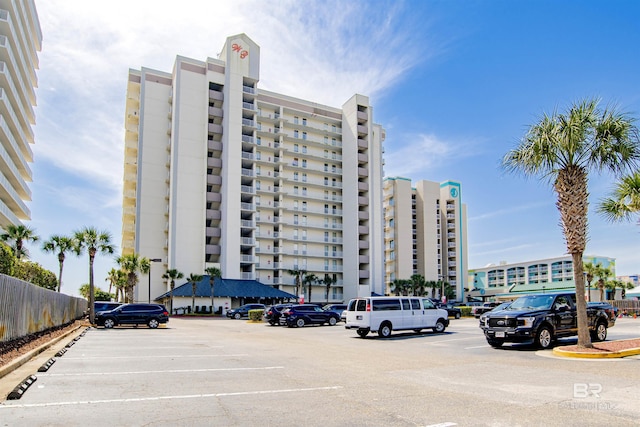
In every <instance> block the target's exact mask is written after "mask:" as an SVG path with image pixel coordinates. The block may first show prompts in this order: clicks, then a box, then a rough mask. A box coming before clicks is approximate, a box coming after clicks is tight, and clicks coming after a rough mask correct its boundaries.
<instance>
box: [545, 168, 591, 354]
mask: <svg viewBox="0 0 640 427" xmlns="http://www.w3.org/2000/svg"><path fill="white" fill-rule="evenodd" d="M554 189H555V191H556V194H557V195H558V201H557V203H556V206H557V208H558V210H559V212H560V222H561V224H562V231H563V234H564V236H565V239H566V242H567V249H568V252H569V253H570V254H571V258H572V260H573V274H574V277H573V280H574V282H575V284H576V285H575V286H576V306H577V318H578V319H577V321H578V325H577V326H578V346H579V347H587V348H591V347H593V344H592V343H591V336H590V335H589V326H588V325H589V319H588V317H587V303H586V301H585V299H584V274H583V271H584V267H583V265H582V255H583V254H584V250H585V248H586V246H587V210H588V207H589V193H588V191H587V172H586V171H585V170H584V168H581V167H579V166H570V167H567V168H565V169H562V170H560V171H559V172H558V177H557V178H556V182H555V184H554Z"/></svg>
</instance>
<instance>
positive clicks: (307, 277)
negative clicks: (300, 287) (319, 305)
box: [302, 274, 320, 302]
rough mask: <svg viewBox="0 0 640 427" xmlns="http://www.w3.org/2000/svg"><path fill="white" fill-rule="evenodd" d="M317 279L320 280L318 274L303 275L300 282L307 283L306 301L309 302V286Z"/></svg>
mask: <svg viewBox="0 0 640 427" xmlns="http://www.w3.org/2000/svg"><path fill="white" fill-rule="evenodd" d="M319 281H320V279H318V276H316V275H315V274H306V275H305V276H304V279H302V283H304V284H305V285H307V288H308V289H309V299H308V302H311V287H312V286H313V284H314V283H316V282H319Z"/></svg>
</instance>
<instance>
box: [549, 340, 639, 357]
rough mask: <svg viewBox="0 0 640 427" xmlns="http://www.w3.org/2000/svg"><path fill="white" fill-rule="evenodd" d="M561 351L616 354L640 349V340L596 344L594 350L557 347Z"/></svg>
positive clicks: (572, 346)
mask: <svg viewBox="0 0 640 427" xmlns="http://www.w3.org/2000/svg"><path fill="white" fill-rule="evenodd" d="M557 348H558V349H559V350H564V351H573V352H577V353H615V352H618V351H622V350H630V349H634V348H640V338H632V339H629V340H619V341H602V342H594V343H593V348H584V347H578V346H577V345H565V346H562V347H557Z"/></svg>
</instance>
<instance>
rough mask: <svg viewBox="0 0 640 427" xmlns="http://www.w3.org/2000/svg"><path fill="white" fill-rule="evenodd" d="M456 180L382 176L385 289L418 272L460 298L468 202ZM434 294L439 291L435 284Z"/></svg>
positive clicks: (464, 277) (463, 284) (388, 290)
mask: <svg viewBox="0 0 640 427" xmlns="http://www.w3.org/2000/svg"><path fill="white" fill-rule="evenodd" d="M460 190H461V188H460V183H457V182H453V181H446V182H442V183H438V182H431V181H418V182H417V183H416V184H415V186H412V184H411V180H410V179H407V178H385V180H384V242H385V283H386V285H387V289H386V292H387V293H389V292H390V291H391V289H390V288H391V285H392V283H393V282H394V281H395V280H409V279H410V278H411V276H412V275H414V274H419V275H422V276H423V277H424V278H425V280H426V281H428V282H447V283H449V285H450V286H451V287H452V288H453V289H455V298H456V300H462V299H463V297H464V291H465V289H466V287H467V283H466V282H467V279H468V277H467V275H468V273H467V270H468V266H467V206H466V205H465V204H463V203H462V201H461V200H462V199H461V191H460ZM435 294H436V295H437V296H440V289H436V291H435Z"/></svg>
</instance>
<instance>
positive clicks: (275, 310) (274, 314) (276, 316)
mask: <svg viewBox="0 0 640 427" xmlns="http://www.w3.org/2000/svg"><path fill="white" fill-rule="evenodd" d="M292 305H293V304H276V305H272V306H271V307H269V308H268V309H267V310H266V311H265V312H264V318H265V319H266V321H267V322H269V324H270V325H272V326H273V325H277V324H279V323H280V316H282V310H284V309H285V308H289V307H291V306H292Z"/></svg>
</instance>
